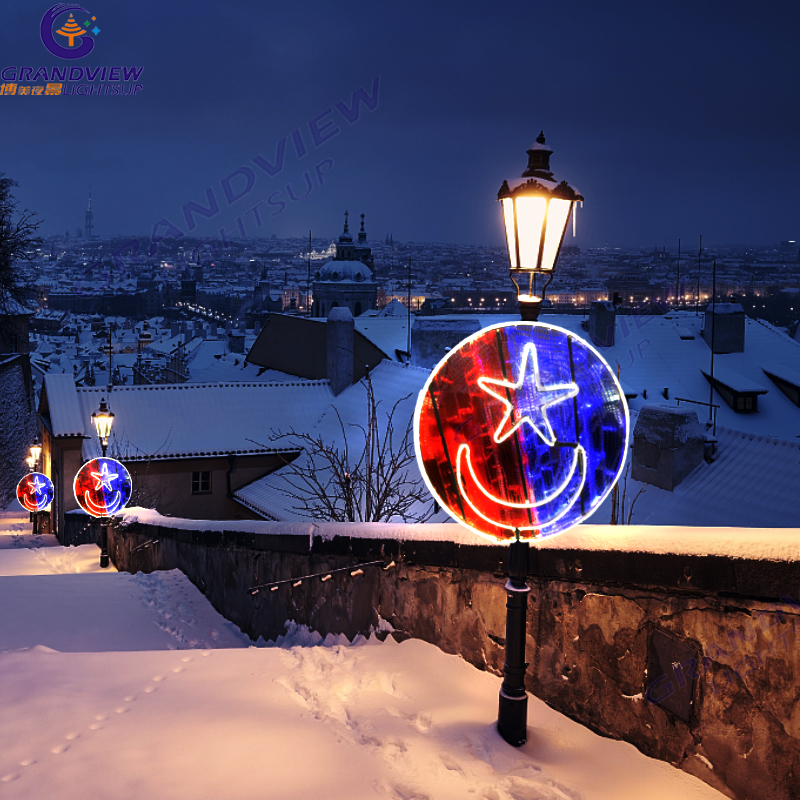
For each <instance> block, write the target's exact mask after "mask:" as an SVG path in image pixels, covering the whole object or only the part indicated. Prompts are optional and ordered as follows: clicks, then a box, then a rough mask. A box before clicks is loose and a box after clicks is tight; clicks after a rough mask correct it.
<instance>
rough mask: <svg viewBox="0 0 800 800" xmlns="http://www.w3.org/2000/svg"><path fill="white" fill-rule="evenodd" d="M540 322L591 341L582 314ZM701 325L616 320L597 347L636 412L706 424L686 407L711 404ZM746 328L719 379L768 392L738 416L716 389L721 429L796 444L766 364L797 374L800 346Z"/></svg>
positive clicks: (492, 320)
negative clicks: (612, 333)
mask: <svg viewBox="0 0 800 800" xmlns="http://www.w3.org/2000/svg"><path fill="white" fill-rule="evenodd" d="M720 305H722V304H720ZM441 319H461V320H463V319H470V320H477V322H478V324H480V325H481V326H482V327H484V328H485V327H489V326H490V325H497V324H498V323H500V322H518V321H519V317H517V316H512V315H510V314H470V315H463V314H453V315H447V316H442V317H441ZM539 320H540V321H541V322H547V323H549V324H551V325H558V326H559V327H562V328H566V329H567V330H569V331H571V332H572V333H575V334H576V335H578V336H580V337H582V338H583V339H585V340H586V341H590V338H589V333H588V331H585V330H584V329H583V328H582V327H581V321H582V317H581V316H579V315H574V314H542V315H541V316H540V318H539ZM703 323H704V316H703V314H702V313H701V314H700V315H699V316H698V315H696V314H694V313H691V312H670V313H669V314H665V315H662V316H658V315H631V316H627V315H621V314H620V315H618V316H617V320H616V337H615V342H614V345H613V346H611V347H597V350H598V352H599V353H600V355H601V356H603V358H604V359H605V360H606V361H607V362H608V363H609V364H610V365H611V367H612V368H613V369H614V372H617V369H618V368H619V379H620V381H621V382H622V383H624V385H625V386H626V394H628V391H627V390H628V389H630V390H631V391H632V392H635V393H637V395H638V396H637V397H636V399H634V400H631V401H630V407H631V409H632V410H633V411H636V410H638V409H639V408H640V407H641V406H642V405H643V404H644V403H648V402H650V403H652V402H654V401H657V402H659V403H661V404H667V405H674V406H678V405H680V406H681V407H682V408H683V407H688V408H691V409H693V410H695V411H696V412H697V415H698V417H699V418H700V420H701V421H702V422H704V421H705V419H706V418H707V415H708V409H707V407H704V406H702V405H695V404H693V403H688V404H687V403H686V402H685V401H686V400H689V401H697V402H699V403H708V401H709V384H708V381H707V380H706V378H705V377H704V375H703V371H705V372H709V371H710V361H711V348H710V347H709V346H708V344H707V343H706V341H705V340H704V339H703V338H702V336H701V335H700V330H701V325H703ZM744 324H745V336H744V352H742V353H725V354H719V353H718V354H716V355H715V356H714V374H715V376H722V375H727V376H728V377H730V373H731V372H735V373H736V374H738V376H739V383H740V384H741V385H744V382H745V381H746V382H747V385H750V383H751V382H752V384H755V385H757V386H758V387H759V390H767V391H766V394H763V395H761V396H760V397H759V399H758V412H757V413H737V412H736V411H734V410H733V409H732V408H731V407H730V406H729V405H728V404H727V403H726V402H725V400H723V399H722V398H721V397H720V395H719V394H718V393H717V392H716V391H715V392H714V394H713V402H714V403H715V404H718V405H719V406H720V407H719V409H718V410H717V424H718V425H722V426H724V427H727V428H732V429H734V430H740V431H746V432H748V433H756V434H760V435H767V436H775V437H777V438H779V439H786V440H793V439H794V438H795V437H796V436H798V435H800V409H799V408H798V407H797V406H796V405H795V404H794V403H793V402H792V401H791V400H790V399H789V398H788V397H786V395H784V394H783V392H782V391H781V390H780V389H779V388H778V387H777V386H775V385H774V384H772V382H771V381H769V380H767V378H766V376H765V375H764V372H763V370H762V364H774V363H779V364H783V365H785V366H786V367H789V368H791V369H792V370H793V371H796V370H798V369H800V342H798V341H795V340H793V339H791V338H789V337H788V336H787V335H786V334H785V333H783V332H781V331H779V330H778V329H777V328H775V327H773V326H772V325H769V324H765V323H763V322H762V321H760V320H754V319H750V318H749V317H746V318H745V320H744ZM687 330H688V331H691V332H692V333H693V334H694V339H684V338H681V335H680V333H681V332H682V331H687ZM412 336H413V334H412ZM394 341H395V342H397V343H396V344H395V347H399V348H400V349H402V350H404V349H405V347H406V343H405V342H404V341H401V340H400V337H399V336H397V337H396V339H395V340H394ZM387 346H388V345H387ZM391 352H394V350H392V351H391ZM665 389H666V390H667V394H668V395H669V396H668V397H666V398H665V397H664V396H663V393H664V390H665ZM677 398H681V400H678V399H677Z"/></svg>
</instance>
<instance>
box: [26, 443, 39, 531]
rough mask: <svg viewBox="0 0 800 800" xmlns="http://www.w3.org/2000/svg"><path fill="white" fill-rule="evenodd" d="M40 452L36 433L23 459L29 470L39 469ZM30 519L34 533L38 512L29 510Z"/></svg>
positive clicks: (37, 528) (37, 524) (37, 526)
mask: <svg viewBox="0 0 800 800" xmlns="http://www.w3.org/2000/svg"><path fill="white" fill-rule="evenodd" d="M41 454H42V442H41V440H40V439H39V437H38V435H37V436H34V437H33V442H32V443H31V454H30V455H29V456H28V457H27V458H26V459H25V460H26V461H27V462H28V467H29V468H30V471H31V472H37V471H38V469H39V456H41ZM31 521H32V522H33V533H34V535H36V534H38V533H39V512H38V511H31Z"/></svg>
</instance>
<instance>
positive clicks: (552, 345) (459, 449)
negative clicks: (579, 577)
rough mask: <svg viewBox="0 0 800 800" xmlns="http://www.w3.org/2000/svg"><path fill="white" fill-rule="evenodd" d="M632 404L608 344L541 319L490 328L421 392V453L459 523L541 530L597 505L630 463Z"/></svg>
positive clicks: (536, 534)
mask: <svg viewBox="0 0 800 800" xmlns="http://www.w3.org/2000/svg"><path fill="white" fill-rule="evenodd" d="M628 429H629V420H628V406H627V403H626V401H625V396H624V394H623V393H622V389H621V388H620V385H619V383H618V381H617V379H616V377H615V376H614V373H613V372H612V371H611V368H610V367H609V366H608V364H607V363H606V362H605V361H604V360H603V358H602V357H601V356H600V354H599V353H598V352H597V351H596V350H595V349H594V348H593V347H591V346H590V345H589V344H587V343H586V342H585V341H584V340H583V339H581V338H580V337H579V336H576V335H575V334H573V333H571V332H569V331H567V330H564V329H563V328H558V327H555V326H553V325H548V324H545V323H541V322H521V323H507V324H504V325H496V326H493V327H491V328H486V329H484V330H482V331H480V332H478V333H477V334H475V335H474V336H471V337H469V338H468V339H465V340H464V341H463V342H461V343H460V344H459V345H458V347H456V348H454V349H453V350H451V351H450V352H449V353H448V354H447V356H446V357H445V358H444V359H443V360H442V361H441V362H440V363H439V364H438V366H437V367H436V368H435V369H434V370H433V372H432V373H431V376H430V378H429V379H428V382H427V383H426V385H425V388H424V390H423V391H422V392H421V393H420V396H419V400H418V401H417V409H416V414H415V418H414V433H415V439H416V443H417V460H418V462H419V466H420V471H421V473H422V476H423V478H424V479H425V482H426V483H427V485H428V487H429V489H430V490H431V492H432V493H433V495H434V497H436V499H437V500H438V502H439V503H440V504H441V506H442V507H443V508H444V509H445V510H446V511H447V512H448V513H449V514H450V515H451V516H452V517H453V518H454V519H455V520H456V521H458V522H461V523H462V524H464V525H466V526H467V527H469V528H471V529H472V530H474V531H476V532H477V533H480V534H482V535H485V536H489V537H492V538H495V539H500V540H509V541H511V540H513V539H514V538H515V531H516V530H519V533H520V537H521V538H522V539H528V540H530V539H540V538H545V537H548V536H554V535H556V534H558V533H563V532H564V531H565V530H567V529H568V528H571V527H572V526H573V525H577V524H578V523H579V522H581V521H583V520H584V519H586V518H587V517H588V516H590V515H591V514H592V513H593V512H594V511H595V510H596V509H597V507H598V506H599V505H600V503H601V502H602V501H603V500H604V498H605V497H606V496H607V495H608V493H609V492H610V491H611V489H612V487H613V486H614V483H615V482H616V481H617V478H618V477H619V475H620V472H621V471H622V468H623V465H624V463H625V453H626V450H627V443H628Z"/></svg>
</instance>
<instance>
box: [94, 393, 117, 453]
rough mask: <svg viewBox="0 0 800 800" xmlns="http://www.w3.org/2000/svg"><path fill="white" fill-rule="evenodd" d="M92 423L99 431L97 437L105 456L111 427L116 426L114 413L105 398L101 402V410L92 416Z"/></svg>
mask: <svg viewBox="0 0 800 800" xmlns="http://www.w3.org/2000/svg"><path fill="white" fill-rule="evenodd" d="M92 423H93V424H94V427H95V430H96V431H97V437H98V438H99V439H100V444H101V446H102V448H103V455H104V456H105V454H106V447H108V437H109V436H110V435H111V426H112V425H113V424H114V412H113V411H112V410H111V409H110V408H109V407H108V404H107V403H106V400H105V398H102V399H101V400H100V408H98V409H97V411H95V412H94V413H93V414H92Z"/></svg>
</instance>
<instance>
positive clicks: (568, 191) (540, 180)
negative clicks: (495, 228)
mask: <svg viewBox="0 0 800 800" xmlns="http://www.w3.org/2000/svg"><path fill="white" fill-rule="evenodd" d="M527 152H528V166H527V168H526V170H525V171H524V172H523V173H522V177H521V178H518V179H517V180H512V181H511V182H510V183H509V181H503V185H502V186H501V187H500V191H499V192H498V193H497V199H498V200H499V201H500V202H501V203H502V204H503V221H504V223H505V231H506V243H507V245H508V257H509V261H510V274H511V280H512V281H513V282H514V285H515V286H516V287H517V302H518V303H519V310H520V315H521V317H522V319H523V320H524V321H526V322H535V321H536V320H538V319H539V312H540V311H541V308H542V302H543V301H544V295H545V292H546V291H547V287H548V286H549V285H550V282H551V281H552V280H553V274H554V272H555V267H556V261H557V259H558V253H559V251H560V250H561V243H562V241H563V239H564V233H565V232H566V230H567V224H568V223H569V218H570V214H571V213H572V207H573V206H574V205H575V203H576V202H577V201H578V200H583V196H582V195H581V194H580V193H579V192H578V191H576V190H575V189H574V188H573V187H571V186H570V185H569V184H568V183H567V182H566V181H561V182H560V183H558V182H557V181H555V180H554V179H553V173H552V172H551V170H550V156H551V155H552V154H553V151H552V150H551V149H550V148H549V147H547V145H546V144H545V138H544V133H543V132H542V133H540V134H539V136H538V137H537V138H536V141H535V142H534V143H533V145H532V146H531V149H530V150H528V151H527ZM540 280H541V281H544V284H543V285H542V287H541V289H540V288H539V287H538V286H537V283H538V282H539V281H540Z"/></svg>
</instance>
